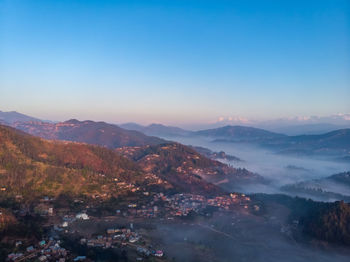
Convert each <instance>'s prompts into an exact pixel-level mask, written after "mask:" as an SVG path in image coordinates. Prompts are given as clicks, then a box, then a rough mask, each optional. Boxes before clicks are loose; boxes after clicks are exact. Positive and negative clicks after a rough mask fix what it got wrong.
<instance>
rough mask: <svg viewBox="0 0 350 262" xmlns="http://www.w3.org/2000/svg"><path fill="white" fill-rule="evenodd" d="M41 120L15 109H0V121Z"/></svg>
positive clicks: (9, 122) (11, 122)
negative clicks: (6, 110) (9, 110)
mask: <svg viewBox="0 0 350 262" xmlns="http://www.w3.org/2000/svg"><path fill="white" fill-rule="evenodd" d="M27 121H42V120H40V119H38V118H35V117H31V116H27V115H24V114H21V113H18V112H16V111H11V112H3V111H0V123H6V124H13V123H15V122H27Z"/></svg>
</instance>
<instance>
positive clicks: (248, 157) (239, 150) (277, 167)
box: [166, 137, 350, 200]
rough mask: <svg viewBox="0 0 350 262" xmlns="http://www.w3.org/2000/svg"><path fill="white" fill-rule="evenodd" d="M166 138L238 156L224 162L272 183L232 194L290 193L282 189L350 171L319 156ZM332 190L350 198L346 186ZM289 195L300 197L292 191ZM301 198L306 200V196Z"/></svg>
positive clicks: (240, 188)
mask: <svg viewBox="0 0 350 262" xmlns="http://www.w3.org/2000/svg"><path fill="white" fill-rule="evenodd" d="M166 139H168V140H173V141H176V142H180V143H183V144H186V145H192V146H201V147H205V148H208V149H210V150H212V151H216V152H218V151H224V152H225V153H226V154H229V155H233V156H235V157H238V158H240V159H241V160H243V161H227V160H220V161H222V162H225V163H227V164H229V165H231V166H233V167H235V168H246V169H248V170H249V171H252V172H255V173H257V174H259V175H261V176H263V177H264V178H266V179H267V180H268V181H269V183H267V184H245V185H243V186H240V185H239V186H238V187H234V188H232V191H235V190H236V191H237V190H238V191H240V192H243V193H287V192H285V191H282V190H281V187H283V186H285V185H290V184H294V183H298V182H303V181H312V180H316V179H322V178H326V177H329V176H331V175H333V174H337V173H341V172H345V171H349V170H350V163H346V162H337V161H332V160H330V159H325V158H324V157H317V156H290V155H286V154H278V153H275V152H273V151H270V150H267V149H264V148H261V147H259V146H256V145H253V144H246V143H225V142H213V141H212V139H210V138H198V137H195V138H194V137H171V138H169V137H167V138H166ZM329 189H330V190H332V192H337V191H339V192H337V193H341V194H344V195H347V196H350V191H349V190H348V188H347V187H344V186H343V185H339V184H337V183H334V184H332V185H331V186H330V187H329ZM338 189H339V190H338ZM288 194H291V195H298V194H295V193H291V192H289V193H288ZM300 196H303V197H305V195H300ZM308 197H310V198H312V199H314V200H320V199H319V198H318V197H316V196H312V195H310V196H308Z"/></svg>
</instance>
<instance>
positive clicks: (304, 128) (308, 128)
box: [266, 123, 350, 136]
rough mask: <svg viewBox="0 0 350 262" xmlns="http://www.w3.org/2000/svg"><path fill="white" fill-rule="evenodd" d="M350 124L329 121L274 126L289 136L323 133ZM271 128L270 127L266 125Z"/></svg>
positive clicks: (278, 131)
mask: <svg viewBox="0 0 350 262" xmlns="http://www.w3.org/2000/svg"><path fill="white" fill-rule="evenodd" d="M349 127H350V124H349V125H335V124H329V123H318V124H304V125H290V126H283V127H278V128H272V129H271V130H272V131H273V132H277V133H282V134H286V135H289V136H296V135H321V134H324V133H328V132H331V131H335V130H339V129H344V128H349ZM266 129H267V130H269V128H268V127H266Z"/></svg>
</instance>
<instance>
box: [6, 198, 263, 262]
mask: <svg viewBox="0 0 350 262" xmlns="http://www.w3.org/2000/svg"><path fill="white" fill-rule="evenodd" d="M142 195H143V196H144V197H145V199H146V200H147V201H145V200H144V201H143V202H141V203H140V204H139V203H138V202H137V201H136V202H129V203H127V204H125V205H124V206H120V207H119V208H118V209H116V210H115V213H114V214H111V215H109V216H108V218H109V219H110V220H113V219H114V220H115V221H118V219H123V221H130V223H128V224H129V226H128V227H125V226H124V227H112V228H111V227H108V228H105V231H104V233H101V232H99V234H97V235H96V234H86V233H84V232H79V230H77V229H76V228H75V227H74V226H73V225H77V224H79V223H82V222H84V221H91V222H92V223H94V222H95V221H101V220H103V219H104V217H100V218H98V217H95V216H93V215H91V213H92V212H91V210H92V209H93V207H94V206H93V205H92V204H90V205H89V204H88V203H85V202H84V201H83V200H81V199H75V200H74V203H78V204H80V205H85V206H84V207H85V208H84V209H82V210H80V211H79V212H76V213H74V212H72V211H70V210H66V212H67V213H62V210H55V209H54V207H53V203H54V201H55V199H53V198H49V197H44V198H43V199H42V200H41V201H40V202H39V203H38V204H37V205H36V206H35V208H34V212H37V213H39V214H40V215H41V216H43V217H46V218H48V221H49V222H48V223H49V225H50V226H51V229H50V230H49V231H48V232H50V233H49V234H48V235H47V237H45V238H44V239H43V240H42V241H40V242H39V243H37V244H35V243H33V244H31V245H29V246H26V247H22V248H19V247H20V246H21V245H23V244H22V243H21V242H20V241H18V242H16V248H15V250H22V251H21V252H12V253H11V254H9V255H8V261H31V260H33V261H34V260H39V261H59V262H64V261H72V260H73V261H84V260H87V257H86V256H85V254H77V253H74V252H71V251H70V250H67V249H66V248H64V247H62V246H61V241H62V240H61V237H62V236H64V237H65V238H67V237H70V236H76V235H81V237H80V241H79V244H80V245H82V246H86V247H87V248H90V249H93V248H102V249H120V250H123V249H128V250H129V251H130V250H131V253H134V254H135V258H136V259H137V261H142V260H145V259H147V258H148V257H154V258H157V259H163V258H164V259H165V257H166V254H164V252H163V251H162V249H161V248H160V247H158V248H154V247H153V246H155V245H153V243H150V242H149V241H145V239H146V238H147V236H143V235H141V234H140V233H139V232H138V231H137V230H135V228H134V225H133V222H132V221H133V220H134V219H160V220H161V221H169V223H171V221H173V220H176V219H177V220H178V219H182V218H186V217H188V216H191V215H192V216H193V215H201V216H204V217H206V216H210V212H214V211H217V212H230V211H233V210H236V211H237V210H240V211H241V212H249V210H255V211H257V210H258V209H259V206H258V205H253V204H252V203H251V200H250V197H248V196H246V195H244V194H239V193H231V194H227V195H222V196H216V197H212V198H209V197H205V196H203V195H198V194H172V195H165V194H164V193H156V192H148V191H144V192H142ZM208 208H209V209H208ZM213 210H214V211H213ZM21 212H22V213H23V212H28V210H21V211H20V212H19V213H21ZM80 221H81V222H80ZM83 231H84V230H83ZM145 237H146V238H145ZM87 261H89V260H87Z"/></svg>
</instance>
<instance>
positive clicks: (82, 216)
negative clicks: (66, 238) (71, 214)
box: [75, 213, 89, 220]
mask: <svg viewBox="0 0 350 262" xmlns="http://www.w3.org/2000/svg"><path fill="white" fill-rule="evenodd" d="M75 218H76V219H82V220H88V219H89V216H88V215H87V214H86V213H79V214H77V215H76V216H75Z"/></svg>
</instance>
